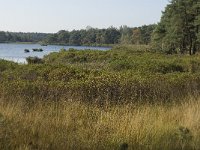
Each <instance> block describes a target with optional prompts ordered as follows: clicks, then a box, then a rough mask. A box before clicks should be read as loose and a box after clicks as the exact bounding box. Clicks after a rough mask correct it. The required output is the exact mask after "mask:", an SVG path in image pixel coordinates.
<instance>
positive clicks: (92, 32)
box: [0, 24, 156, 45]
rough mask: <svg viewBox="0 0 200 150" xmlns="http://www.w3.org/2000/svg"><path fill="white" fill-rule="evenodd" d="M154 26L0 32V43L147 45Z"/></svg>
mask: <svg viewBox="0 0 200 150" xmlns="http://www.w3.org/2000/svg"><path fill="white" fill-rule="evenodd" d="M155 26H156V25H154V24H153V25H144V26H141V27H134V28H131V27H128V26H121V27H120V28H114V27H109V28H107V29H97V28H92V27H89V26H88V27H87V28H86V29H82V30H73V31H66V30H60V31H59V32H57V33H55V34H46V33H22V32H18V33H17V32H3V31H0V43H4V42H41V43H45V44H61V45H104V44H105V45H106V44H149V43H150V42H151V34H152V32H153V30H154V29H155Z"/></svg>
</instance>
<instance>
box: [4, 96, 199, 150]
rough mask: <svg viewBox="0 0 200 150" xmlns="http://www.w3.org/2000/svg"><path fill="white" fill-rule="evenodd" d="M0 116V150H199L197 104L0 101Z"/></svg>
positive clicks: (185, 102)
mask: <svg viewBox="0 0 200 150" xmlns="http://www.w3.org/2000/svg"><path fill="white" fill-rule="evenodd" d="M0 114H1V116H0V125H1V128H0V149H27V150H28V149H59V150H62V149H63V150H64V149H100V150H101V149H120V148H121V149H122V147H123V146H128V147H129V149H137V150H138V149H152V150H156V149H159V150H160V149H166V150H169V149H170V150H173V149H174V150H177V149H185V150H188V149H200V144H199V143H200V128H199V124H200V100H199V99H198V100H194V99H190V100H187V101H183V102H182V103H181V104H180V103H179V104H171V105H149V104H144V105H133V104H127V105H115V106H108V105H104V106H103V107H100V106H98V105H94V104H93V105H92V104H89V105H88V104H86V103H83V102H78V101H73V102H72V101H62V102H59V103H54V102H49V103H44V102H42V101H38V102H37V103H36V104H34V105H27V104H26V103H25V102H23V101H21V100H18V101H13V102H9V103H8V102H4V100H1V104H0Z"/></svg>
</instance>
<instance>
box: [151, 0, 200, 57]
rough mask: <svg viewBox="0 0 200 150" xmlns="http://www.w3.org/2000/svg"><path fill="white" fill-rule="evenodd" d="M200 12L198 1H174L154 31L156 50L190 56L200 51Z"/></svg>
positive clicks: (168, 6)
mask: <svg viewBox="0 0 200 150" xmlns="http://www.w3.org/2000/svg"><path fill="white" fill-rule="evenodd" d="M199 10H200V5H199V2H198V0H182V1H181V0H172V1H171V2H170V4H169V5H167V7H166V9H165V11H164V12H163V16H162V18H161V21H160V23H159V24H158V25H157V27H156V29H155V31H154V34H153V41H154V45H155V46H156V48H157V49H160V50H163V51H166V52H167V53H177V52H180V53H187V52H189V54H190V55H191V54H195V53H196V52H197V51H199V49H200V43H199V36H198V35H199V26H200V22H199V17H200V11H199Z"/></svg>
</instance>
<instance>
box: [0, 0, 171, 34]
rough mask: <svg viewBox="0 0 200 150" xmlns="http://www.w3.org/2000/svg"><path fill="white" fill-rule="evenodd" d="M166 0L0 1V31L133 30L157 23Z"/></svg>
mask: <svg viewBox="0 0 200 150" xmlns="http://www.w3.org/2000/svg"><path fill="white" fill-rule="evenodd" d="M168 3H169V2H168V0H0V18H1V21H0V31H13V32H43V33H55V32H58V31H59V30H69V31H71V30H73V29H76V30H78V29H85V28H86V27H87V26H91V27H94V28H108V27H110V26H114V27H120V26H121V25H128V26H130V27H137V26H141V25H145V24H146V25H148V24H153V23H157V22H159V20H160V17H161V15H162V13H161V11H163V10H164V8H165V7H166V5H167V4H168Z"/></svg>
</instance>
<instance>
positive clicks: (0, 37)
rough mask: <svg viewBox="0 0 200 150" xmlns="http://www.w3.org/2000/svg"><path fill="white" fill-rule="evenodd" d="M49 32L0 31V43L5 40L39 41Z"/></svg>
mask: <svg viewBox="0 0 200 150" xmlns="http://www.w3.org/2000/svg"><path fill="white" fill-rule="evenodd" d="M48 35H49V34H46V33H23V32H4V31H0V43H5V42H40V41H42V40H43V39H45V38H46V37H47V36H48Z"/></svg>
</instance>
